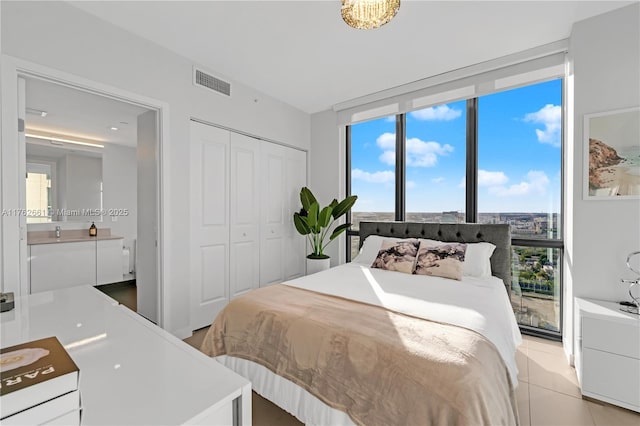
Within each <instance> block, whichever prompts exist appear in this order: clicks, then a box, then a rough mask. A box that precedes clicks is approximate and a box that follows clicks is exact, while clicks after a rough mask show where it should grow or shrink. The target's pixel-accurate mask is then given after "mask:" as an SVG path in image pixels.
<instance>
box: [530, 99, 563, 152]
mask: <svg viewBox="0 0 640 426" xmlns="http://www.w3.org/2000/svg"><path fill="white" fill-rule="evenodd" d="M524 121H528V122H531V123H535V124H543V125H544V130H541V129H536V136H537V137H538V142H540V143H546V144H549V145H552V146H555V147H560V124H561V121H562V108H561V107H560V106H559V105H553V104H547V105H545V106H544V107H542V108H541V109H540V110H539V111H536V112H530V113H528V114H526V115H525V116H524Z"/></svg>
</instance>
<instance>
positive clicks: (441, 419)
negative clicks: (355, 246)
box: [201, 285, 518, 425]
mask: <svg viewBox="0 0 640 426" xmlns="http://www.w3.org/2000/svg"><path fill="white" fill-rule="evenodd" d="M201 350H202V351H203V352H204V353H206V354H208V355H210V356H217V355H225V354H226V355H229V356H234V357H238V358H244V359H247V360H250V361H253V362H256V363H258V364H261V365H263V366H265V367H267V368H268V369H270V370H271V371H273V372H274V373H276V374H278V375H280V376H282V377H285V378H286V379H288V380H290V381H292V382H294V383H295V384H297V385H298V386H301V387H303V388H304V389H306V390H307V391H309V392H310V393H311V394H313V395H315V396H316V397H317V398H319V399H320V400H321V401H323V402H324V403H325V404H327V405H329V406H331V407H333V408H336V409H338V410H342V411H344V412H346V413H347V414H348V415H349V416H350V417H351V419H352V420H353V421H354V422H355V423H356V424H361V425H393V424H398V425H513V424H518V412H517V405H516V398H515V390H514V389H513V388H512V387H511V382H510V380H509V374H508V372H507V368H506V366H505V365H504V362H503V361H502V358H501V357H500V355H499V354H498V351H497V350H496V348H495V346H494V345H493V344H492V343H490V342H489V341H488V340H486V339H485V338H484V337H483V336H481V335H480V334H478V333H476V332H474V331H471V330H467V329H465V328H461V327H457V326H452V325H448V324H441V323H437V322H432V321H427V320H424V319H420V318H415V317H411V316H407V315H404V314H400V313H396V312H391V311H388V310H386V309H384V308H381V307H377V306H372V305H367V304H363V303H359V302H354V301H352V300H347V299H342V298H338V297H334V296H329V295H325V294H321V293H316V292H312V291H308V290H302V289H299V288H295V287H290V286H287V285H273V286H270V287H266V288H261V289H258V290H254V291H252V292H250V293H248V294H245V295H243V296H241V297H238V298H236V299H234V300H232V301H231V303H229V304H228V305H227V307H226V308H224V310H223V311H222V312H221V313H220V314H219V315H218V317H217V318H216V319H215V321H214V322H213V325H212V326H211V328H210V329H209V332H208V333H207V335H206V337H205V340H204V342H203V344H202V348H201Z"/></svg>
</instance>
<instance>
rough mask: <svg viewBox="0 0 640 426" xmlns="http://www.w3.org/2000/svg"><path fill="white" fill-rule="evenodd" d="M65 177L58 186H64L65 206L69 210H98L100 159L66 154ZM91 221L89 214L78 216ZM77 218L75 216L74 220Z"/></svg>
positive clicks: (99, 204)
mask: <svg viewBox="0 0 640 426" xmlns="http://www.w3.org/2000/svg"><path fill="white" fill-rule="evenodd" d="M66 160H67V161H66V165H67V166H66V168H67V170H66V179H65V180H64V181H63V180H60V182H59V185H58V187H60V186H61V185H64V186H65V187H66V196H65V198H64V199H65V201H66V206H65V208H67V209H69V210H79V211H81V212H82V210H88V209H91V210H100V208H101V207H102V206H101V203H100V198H101V197H100V183H101V182H102V160H101V159H100V158H94V157H84V156H80V155H74V154H67V156H66ZM79 218H82V219H84V220H88V221H93V220H95V218H93V217H91V216H90V215H86V216H79ZM76 219H78V218H75V219H74V220H76Z"/></svg>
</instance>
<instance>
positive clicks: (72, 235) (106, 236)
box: [27, 228, 123, 245]
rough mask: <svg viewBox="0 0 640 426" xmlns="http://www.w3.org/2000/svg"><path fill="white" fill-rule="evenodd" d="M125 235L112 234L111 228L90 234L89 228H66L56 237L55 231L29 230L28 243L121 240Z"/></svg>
mask: <svg viewBox="0 0 640 426" xmlns="http://www.w3.org/2000/svg"><path fill="white" fill-rule="evenodd" d="M121 239H123V237H119V236H117V235H111V229H109V228H104V229H98V235H96V236H95V237H91V236H89V230H88V229H64V230H62V231H61V232H60V237H56V232H55V231H29V232H27V245H35V244H60V243H79V242H85V241H102V240H121Z"/></svg>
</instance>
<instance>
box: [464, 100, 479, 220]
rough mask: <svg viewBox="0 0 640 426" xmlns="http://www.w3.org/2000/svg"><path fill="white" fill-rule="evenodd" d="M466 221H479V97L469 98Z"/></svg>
mask: <svg viewBox="0 0 640 426" xmlns="http://www.w3.org/2000/svg"><path fill="white" fill-rule="evenodd" d="M465 221H466V222H469V223H475V222H477V221H478V98H473V99H467V173H466V203H465Z"/></svg>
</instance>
